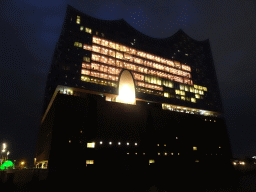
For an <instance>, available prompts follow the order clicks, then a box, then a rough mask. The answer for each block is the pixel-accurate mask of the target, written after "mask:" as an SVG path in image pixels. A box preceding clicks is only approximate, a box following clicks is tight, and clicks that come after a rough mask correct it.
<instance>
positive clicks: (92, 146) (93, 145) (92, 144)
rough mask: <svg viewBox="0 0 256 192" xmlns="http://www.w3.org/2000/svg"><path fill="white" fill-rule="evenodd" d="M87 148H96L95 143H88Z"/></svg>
mask: <svg viewBox="0 0 256 192" xmlns="http://www.w3.org/2000/svg"><path fill="white" fill-rule="evenodd" d="M87 148H95V143H87Z"/></svg>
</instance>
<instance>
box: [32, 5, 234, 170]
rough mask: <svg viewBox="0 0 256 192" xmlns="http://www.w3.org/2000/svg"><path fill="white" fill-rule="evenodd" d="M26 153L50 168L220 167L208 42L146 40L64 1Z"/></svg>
mask: <svg viewBox="0 0 256 192" xmlns="http://www.w3.org/2000/svg"><path fill="white" fill-rule="evenodd" d="M35 157H36V158H35V164H36V166H37V167H44V168H47V167H48V168H49V169H51V168H53V169H58V170H59V169H62V168H65V167H69V165H72V167H74V168H77V169H84V170H87V169H88V170H89V169H95V170H96V169H98V168H99V167H100V168H101V169H103V168H109V167H111V168H113V169H114V168H116V170H122V168H124V169H126V170H130V169H135V168H138V167H140V168H143V169H151V168H150V167H165V168H166V167H172V168H174V167H182V166H185V165H186V166H187V167H195V166H196V167H198V166H202V167H203V166H212V165H216V164H217V165H220V166H221V165H223V167H224V165H225V166H226V165H229V163H230V159H231V158H232V154H231V148H230V144H229V137H228V133H227V127H226V123H225V119H224V118H223V109H222V103H221V97H220V91H219V86H218V82H217V76H216V72H215V68H214V62H213V58H212V53H211V48H210V43H209V40H208V39H207V40H205V41H197V40H194V39H192V38H191V37H189V36H188V35H187V34H185V33H184V32H183V31H182V30H179V31H177V32H176V33H175V34H174V35H172V36H170V37H168V38H162V39H158V38H153V37H149V36H147V35H145V34H142V33H141V32H139V31H138V30H136V29H135V28H133V27H132V26H131V25H129V24H128V23H127V22H126V21H125V20H123V19H120V20H103V19H97V18H94V17H91V16H89V15H86V14H84V13H82V12H80V11H78V10H76V9H74V8H73V7H71V6H69V5H68V7H67V12H66V17H65V21H64V25H63V28H62V31H61V35H60V38H59V41H58V43H57V44H56V47H55V51H54V54H53V58H52V64H51V68H50V71H49V74H48V77H47V82H46V89H45V100H44V106H43V113H42V120H41V127H40V130H39V135H38V142H37V145H36V151H35ZM48 164H49V166H48Z"/></svg>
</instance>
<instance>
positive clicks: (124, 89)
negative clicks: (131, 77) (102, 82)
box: [118, 84, 135, 103]
mask: <svg viewBox="0 0 256 192" xmlns="http://www.w3.org/2000/svg"><path fill="white" fill-rule="evenodd" d="M118 98H119V99H120V100H121V101H122V102H123V103H134V100H135V95H134V93H133V92H132V91H131V89H130V87H129V86H128V85H127V84H124V85H123V86H121V87H120V90H119V96H118Z"/></svg>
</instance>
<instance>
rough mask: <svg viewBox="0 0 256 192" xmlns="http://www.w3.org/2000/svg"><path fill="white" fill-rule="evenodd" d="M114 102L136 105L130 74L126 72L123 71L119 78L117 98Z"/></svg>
mask: <svg viewBox="0 0 256 192" xmlns="http://www.w3.org/2000/svg"><path fill="white" fill-rule="evenodd" d="M116 101H117V102H120V103H127V104H135V105H136V101H135V86H134V80H133V78H132V75H131V73H130V72H129V71H127V70H125V71H123V73H122V74H121V76H120V81H119V95H118V96H117V98H116Z"/></svg>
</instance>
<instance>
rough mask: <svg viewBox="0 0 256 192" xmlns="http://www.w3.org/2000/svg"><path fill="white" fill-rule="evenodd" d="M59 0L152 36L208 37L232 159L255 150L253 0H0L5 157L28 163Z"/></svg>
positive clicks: (61, 8) (59, 18)
mask: <svg viewBox="0 0 256 192" xmlns="http://www.w3.org/2000/svg"><path fill="white" fill-rule="evenodd" d="M67 4H69V5H71V6H73V7H74V8H76V9H78V10H80V11H82V12H84V13H86V14H88V15H90V16H93V17H96V18H99V19H106V20H116V19H121V18H123V19H124V20H126V21H127V22H128V23H129V24H130V25H131V26H133V27H134V28H135V29H137V30H138V31H140V32H142V33H144V34H146V35H148V36H151V37H155V38H166V37H169V36H172V35H173V34H175V33H176V32H177V31H178V30H179V29H182V30H184V32H185V33H186V34H188V35H189V36H190V37H191V38H193V39H195V40H198V41H202V40H206V39H209V40H210V45H211V49H212V55H213V60H214V63H215V69H216V73H217V78H218V82H219V87H220V92H221V97H222V102H223V108H224V113H225V114H224V117H225V118H226V122H227V126H228V132H229V137H230V143H231V147H232V153H233V157H235V158H242V157H245V156H249V157H251V156H254V155H256V138H255V136H256V130H255V129H256V123H255V120H256V100H255V96H256V76H255V74H256V65H255V64H256V54H255V51H256V22H255V21H256V3H255V1H253V0H232V1H209V2H207V1H205V0H174V1H172V0H123V1H120V0H113V1H105V0H93V1H89V0H88V1H78V0H73V1H64V0H51V1H49V0H44V1H43V0H41V1H39V0H19V1H14V0H13V1H8V0H2V1H0V22H1V23H0V24H1V27H0V42H1V43H0V49H1V50H0V53H1V54H0V90H1V91H0V113H1V114H0V142H3V141H4V142H6V143H7V145H8V150H9V151H10V156H9V157H10V159H16V160H17V161H18V160H19V159H24V160H26V161H29V162H32V161H33V158H34V150H35V144H36V140H37V134H38V129H39V125H40V118H41V111H42V104H43V97H44V88H45V83H46V77H47V74H48V71H49V68H50V65H51V58H52V55H53V51H54V46H55V44H56V42H57V41H58V38H59V35H60V32H61V28H62V24H63V22H64V17H65V12H66V6H67ZM192 78H193V77H192ZM206 129H207V127H206ZM216 139H217V138H216Z"/></svg>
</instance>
